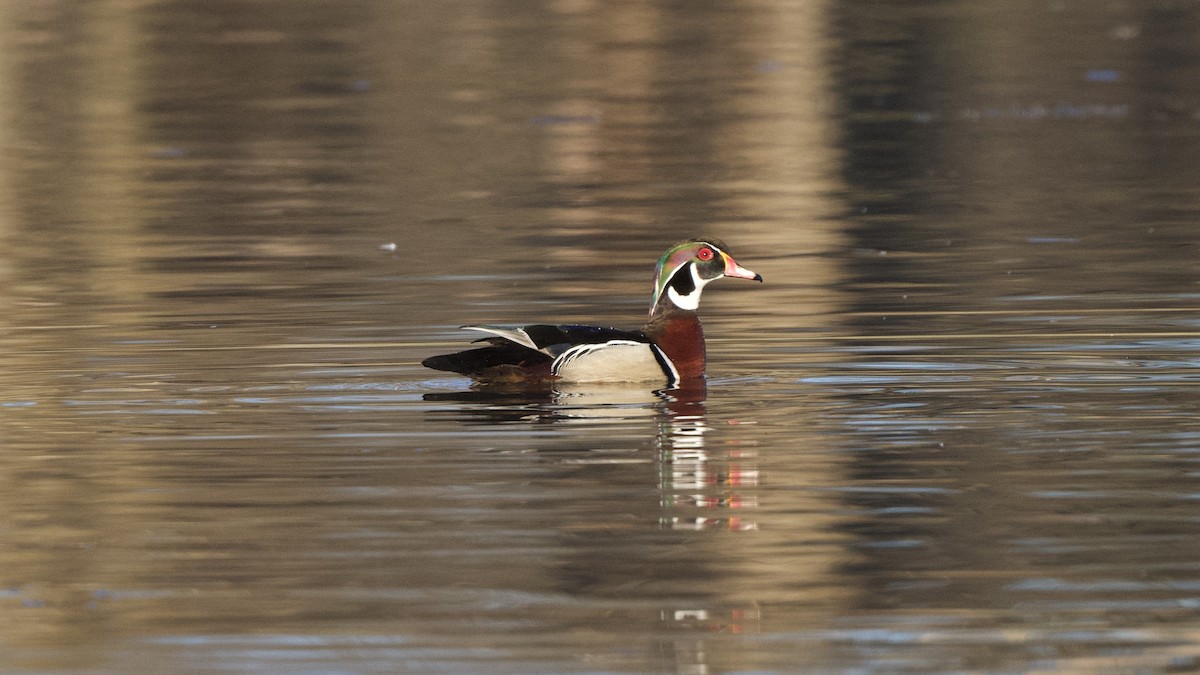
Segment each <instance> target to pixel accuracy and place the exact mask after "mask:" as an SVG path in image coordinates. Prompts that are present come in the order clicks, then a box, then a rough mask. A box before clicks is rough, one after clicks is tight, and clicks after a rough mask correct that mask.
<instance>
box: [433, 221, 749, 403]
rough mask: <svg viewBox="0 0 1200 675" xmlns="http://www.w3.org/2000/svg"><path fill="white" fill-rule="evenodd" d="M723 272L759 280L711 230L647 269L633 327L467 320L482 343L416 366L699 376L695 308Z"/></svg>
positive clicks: (583, 376)
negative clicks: (649, 286) (637, 325)
mask: <svg viewBox="0 0 1200 675" xmlns="http://www.w3.org/2000/svg"><path fill="white" fill-rule="evenodd" d="M724 277H730V278H734V279H748V280H751V281H758V282H760V283H761V282H762V280H763V278H762V275H761V274H758V273H757V272H752V271H750V270H748V269H746V268H744V267H742V266H741V265H739V264H738V263H737V262H736V261H735V260H734V259H733V256H731V255H730V254H729V247H728V246H727V245H726V244H725V242H723V241H721V240H720V239H717V238H714V237H703V238H695V239H688V240H686V241H681V242H679V243H677V244H675V245H674V246H671V247H670V248H668V249H667V250H666V252H665V253H663V255H662V257H661V258H659V260H658V264H657V265H656V266H655V268H654V292H653V296H652V297H651V302H650V316H649V319H648V321H647V322H646V324H645V325H644V326H643V327H642V328H641V329H640V330H623V329H619V328H610V327H599V326H582V325H573V324H571V325H550V324H534V325H528V326H515V327H514V326H497V325H467V326H462V329H464V330H469V331H473V332H477V333H483V334H484V336H483V337H481V338H479V339H478V340H475V342H476V343H481V342H482V343H487V346H484V347H478V348H474V349H468V350H466V351H461V352H456V353H453V354H442V355H439V356H432V357H429V358H427V359H425V360H424V361H422V362H421V365H423V366H425V367H426V368H432V369H434V370H440V371H446V372H452V373H458V374H460V375H466V376H468V377H470V378H471V379H473V380H475V381H476V382H477V383H479V384H483V385H486V384H494V383H509V384H511V383H530V382H563V383H588V384H592V383H635V382H647V383H665V385H666V387H667V388H674V387H679V386H681V385H685V384H694V383H696V382H702V381H703V379H704V371H705V365H706V363H705V362H706V358H705V349H704V331H703V329H702V327H701V325H700V317H699V315H698V313H697V310H698V309H699V308H700V294H701V293H702V292H703V290H704V287H705V286H707V285H708V284H709V283H711V282H713V281H716V280H717V279H721V278H724Z"/></svg>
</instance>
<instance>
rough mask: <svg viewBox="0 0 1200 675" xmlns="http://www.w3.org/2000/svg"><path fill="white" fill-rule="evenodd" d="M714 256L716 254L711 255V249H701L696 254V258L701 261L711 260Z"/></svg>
mask: <svg viewBox="0 0 1200 675" xmlns="http://www.w3.org/2000/svg"><path fill="white" fill-rule="evenodd" d="M714 255H716V254H715V253H713V250H712V249H711V248H702V249H700V252H699V253H697V254H696V257H697V258H699V259H701V260H712V259H713V256H714Z"/></svg>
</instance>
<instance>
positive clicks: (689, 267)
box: [650, 238, 763, 318]
mask: <svg viewBox="0 0 1200 675" xmlns="http://www.w3.org/2000/svg"><path fill="white" fill-rule="evenodd" d="M727 249H728V247H727V246H726V245H725V242H723V241H721V240H720V239H714V238H707V239H689V240H687V241H682V242H679V243H678V244H675V245H674V246H672V247H671V248H669V249H667V252H666V253H664V254H663V256H662V258H660V259H659V261H658V266H657V267H656V268H655V269H654V298H653V300H652V302H651V304H650V316H651V317H652V318H653V317H655V316H658V315H660V314H663V313H665V312H669V311H671V310H684V311H689V312H694V311H696V309H697V308H698V307H699V306H700V293H701V291H703V290H704V287H705V286H706V285H707V284H708V283H709V282H710V281H714V280H716V279H720V278H721V277H733V278H735V279H750V280H752V281H759V282H761V281H762V280H763V278H762V275H761V274H758V273H757V272H751V271H750V270H748V269H746V268H745V267H742V266H741V265H739V264H737V262H735V261H734V259H733V258H732V257H731V256H730V255H729V253H728V252H727Z"/></svg>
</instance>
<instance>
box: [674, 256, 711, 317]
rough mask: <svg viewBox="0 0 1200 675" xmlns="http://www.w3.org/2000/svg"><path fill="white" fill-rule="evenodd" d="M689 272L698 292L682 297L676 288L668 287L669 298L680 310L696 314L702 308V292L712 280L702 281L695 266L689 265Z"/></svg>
mask: <svg viewBox="0 0 1200 675" xmlns="http://www.w3.org/2000/svg"><path fill="white" fill-rule="evenodd" d="M688 270H690V271H691V274H692V283H694V284H695V286H696V290H694V291H692V292H691V293H688V294H687V295H680V294H679V292H677V291H676V290H675V287H673V286H668V287H667V297H668V298H670V299H671V302H673V303H675V306H676V307H678V308H679V309H686V310H689V311H693V312H694V311H696V310H697V309H699V308H700V292H701V291H703V290H704V286H705V284H707V283H708V282H710V281H712V279H701V278H700V273H699V272H697V271H696V266H695V265H689V266H688ZM714 278H715V277H714Z"/></svg>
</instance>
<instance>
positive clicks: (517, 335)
mask: <svg viewBox="0 0 1200 675" xmlns="http://www.w3.org/2000/svg"><path fill="white" fill-rule="evenodd" d="M463 329H464V330H477V331H479V332H481V333H490V334H492V335H496V336H498V337H502V338H504V339H505V340H508V341H510V342H515V343H517V344H519V345H521V346H522V347H529V348H530V349H532V350H533V351H535V352H543V353H547V352H546V350H545V349H539V348H538V346H537V344H535V343H534V341H533V338H531V337H529V333H526V332H525V329H524V328H500V327H498V326H463Z"/></svg>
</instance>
